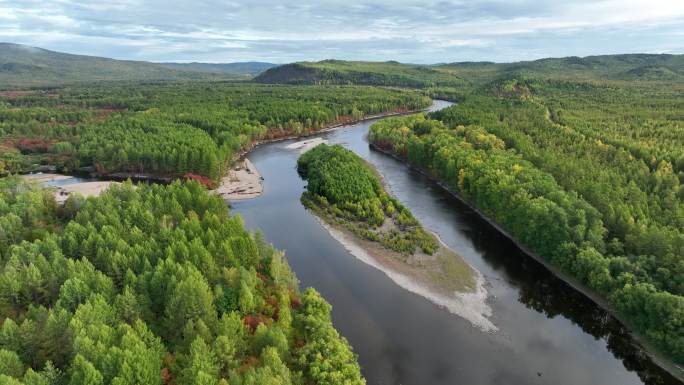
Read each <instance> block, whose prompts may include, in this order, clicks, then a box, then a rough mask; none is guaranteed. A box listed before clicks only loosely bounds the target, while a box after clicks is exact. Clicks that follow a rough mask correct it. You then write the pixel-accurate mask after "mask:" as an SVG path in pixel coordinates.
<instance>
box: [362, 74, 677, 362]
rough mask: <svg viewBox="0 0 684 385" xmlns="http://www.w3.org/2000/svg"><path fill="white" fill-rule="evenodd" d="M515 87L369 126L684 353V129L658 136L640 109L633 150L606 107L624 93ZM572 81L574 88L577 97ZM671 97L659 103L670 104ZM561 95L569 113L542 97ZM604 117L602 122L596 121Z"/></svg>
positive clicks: (670, 350) (374, 136) (391, 147)
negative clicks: (680, 159) (683, 153)
mask: <svg viewBox="0 0 684 385" xmlns="http://www.w3.org/2000/svg"><path fill="white" fill-rule="evenodd" d="M508 86H509V85H507V84H504V85H502V87H508ZM544 87H548V88H547V89H546V92H548V93H549V94H548V96H546V97H548V98H549V99H546V98H545V97H542V96H536V95H544V91H542V89H544ZM513 89H515V92H511V93H510V94H509V93H507V92H502V93H500V94H499V95H498V96H486V95H482V94H479V95H472V96H469V97H467V98H466V99H465V100H464V101H463V102H462V103H461V104H459V105H457V106H454V107H451V108H448V109H445V110H442V111H440V112H437V113H434V114H433V115H432V116H430V117H429V118H426V117H425V116H424V115H418V116H414V117H410V118H405V119H387V120H383V121H381V122H379V123H376V124H375V125H373V126H372V128H371V131H370V140H371V141H372V142H373V143H374V144H375V145H376V146H378V147H379V148H382V149H384V150H388V151H391V152H392V153H394V154H396V155H398V156H400V157H403V158H405V159H407V161H408V162H409V163H411V164H413V165H415V166H418V167H421V168H423V169H425V170H426V171H427V172H428V173H430V174H432V175H433V176H435V177H436V178H438V179H439V180H440V181H442V182H443V183H444V184H445V185H446V186H447V187H448V188H449V189H451V190H452V191H454V192H457V193H458V194H459V195H460V196H462V197H463V198H464V199H465V200H467V201H469V202H470V203H472V204H474V205H475V206H476V207H478V208H479V209H480V210H482V211H483V212H484V213H485V215H487V216H489V217H490V218H492V219H494V220H495V221H496V222H497V223H499V224H501V225H502V226H503V227H504V228H505V229H506V230H507V231H508V232H509V233H511V234H512V235H513V236H514V237H515V238H516V239H517V240H519V241H520V242H521V243H522V244H523V245H525V246H527V247H529V248H530V249H532V250H533V251H534V252H535V253H537V254H539V255H541V256H542V257H544V258H546V259H547V260H549V261H550V262H552V263H553V264H555V265H556V266H559V267H561V268H562V269H564V270H565V271H567V272H569V273H571V274H572V275H573V276H574V277H576V278H577V279H579V280H580V281H581V282H583V283H584V284H586V285H587V286H589V287H590V288H592V289H593V290H595V291H597V292H599V293H601V294H602V295H604V296H605V297H606V298H608V299H609V300H610V302H611V303H612V305H613V306H614V308H615V309H616V310H617V311H618V312H619V313H620V314H622V315H623V316H624V318H625V319H626V320H627V321H628V322H629V323H630V324H631V325H632V326H633V327H634V328H636V330H638V331H639V332H640V333H641V334H642V335H644V336H646V337H647V338H648V339H649V340H650V341H652V342H653V343H654V344H656V345H657V346H658V347H659V348H660V349H661V350H662V351H664V352H666V353H667V354H669V355H670V356H671V357H672V358H674V359H675V360H676V361H679V362H682V360H684V325H683V324H682V322H683V320H684V313H683V312H684V297H683V296H682V295H684V290H683V289H684V263H683V261H682V258H681V255H682V253H683V252H684V248H683V246H684V232H683V231H682V229H684V225H683V223H682V222H681V221H682V218H684V216H682V213H684V211H682V207H683V206H682V204H683V202H682V201H683V200H684V195H683V193H682V191H683V189H681V187H680V183H681V180H680V179H681V177H682V174H681V173H680V174H679V177H678V175H677V172H678V171H677V170H678V166H676V163H675V165H673V163H671V162H670V159H672V157H673V156H675V157H676V154H677V152H676V151H677V150H676V149H681V144H679V145H676V144H675V143H676V140H681V136H680V137H679V138H677V139H675V140H673V141H672V142H668V141H664V140H663V141H656V140H654V139H655V138H657V137H659V136H662V135H663V134H662V133H661V132H659V131H658V130H655V129H648V128H645V127H643V126H642V125H641V124H639V122H638V120H637V119H636V118H633V119H634V120H632V122H633V124H634V127H642V129H639V130H637V129H633V131H632V133H631V134H628V135H633V134H636V133H637V132H638V136H636V135H635V136H634V138H637V137H641V138H642V139H641V140H631V141H629V143H630V144H631V145H632V146H633V148H632V149H630V148H629V147H626V146H625V147H622V146H620V145H619V143H620V141H619V138H621V137H622V138H623V140H624V138H625V137H626V135H625V134H626V133H625V132H624V131H627V130H628V127H629V126H627V125H619V126H618V125H617V124H616V119H615V117H613V118H612V119H611V118H610V116H611V114H612V113H613V112H612V111H611V107H612V108H616V109H618V110H620V109H622V108H625V107H624V104H623V103H624V101H621V100H619V99H615V98H614V96H613V98H612V99H610V100H612V105H611V102H610V100H604V102H605V103H603V104H592V102H591V98H589V97H587V98H584V97H583V96H588V94H591V95H593V97H598V98H600V97H601V96H600V95H601V94H600V92H599V91H592V90H591V88H588V87H578V88H577V89H575V87H568V88H566V89H565V91H562V90H564V89H563V88H561V87H560V86H559V85H558V84H556V83H548V82H544V81H541V82H538V83H534V82H533V83H531V84H524V85H523V84H520V83H517V84H516V85H515V87H513ZM568 89H570V90H573V92H575V93H577V94H578V95H577V97H576V98H574V99H573V98H570V97H569V96H568V95H567V93H569V91H568ZM587 90H588V91H587ZM561 92H565V93H566V94H565V95H563V96H559V93H561ZM583 93H586V94H587V95H583ZM613 95H614V93H613ZM625 95H629V94H625ZM553 97H556V98H558V99H553ZM672 98H673V95H670V97H664V98H663V101H662V103H663V104H664V105H665V106H667V105H670V104H671V103H672V102H673V101H674V99H672ZM606 99H609V98H606ZM573 100H574V101H575V103H580V104H581V107H580V106H576V105H575V106H573V105H572V104H571V103H570V102H571V101H573ZM655 100H657V99H656V98H655V97H652V98H649V99H648V100H642V101H641V103H644V104H651V103H653V102H654V101H655ZM679 100H680V103H681V99H679ZM554 102H556V103H563V106H564V109H563V111H566V109H568V110H571V111H573V113H570V112H562V113H561V114H560V116H561V118H559V115H558V111H557V110H552V111H554V112H550V110H549V109H548V108H547V107H546V106H547V103H548V105H549V106H554ZM631 102H632V103H634V104H636V105H639V101H638V100H634V98H631ZM642 105H643V104H642ZM665 106H664V107H663V108H662V109H660V108H659V109H657V111H659V112H660V113H661V114H662V116H661V118H662V119H663V121H662V122H661V123H660V124H665V125H668V126H669V127H671V128H676V127H681V126H678V125H677V123H674V124H673V123H672V122H670V123H669V124H668V123H665V122H666V121H667V119H668V118H671V117H673V115H671V112H670V111H671V110H669V109H668V108H666V107H665ZM581 108H583V109H584V111H582V112H581V113H580V112H579V111H578V110H580V109H581ZM670 108H672V110H674V109H676V108H677V107H676V105H675V106H672V107H670ZM603 111H605V112H603ZM623 111H624V112H623V114H625V115H627V114H629V113H632V114H639V113H642V114H653V111H654V110H653V109H647V108H643V109H641V110H640V109H638V108H634V107H631V108H629V109H627V110H623ZM628 111H629V112H628ZM642 118H644V119H645V120H646V119H649V120H651V121H652V122H653V120H655V119H654V117H652V116H651V117H648V118H646V117H642ZM559 119H565V120H559ZM556 121H559V122H562V123H559V122H556ZM652 124H654V125H656V126H657V125H658V124H657V123H655V122H653V123H652ZM601 125H604V126H605V127H606V129H597V128H599V127H601ZM589 127H593V130H591V129H589ZM610 127H613V129H612V130H611V129H610ZM618 127H619V129H618ZM646 127H648V126H646ZM623 130H624V131H623ZM663 131H667V130H663ZM668 133H669V132H668ZM666 135H667V134H666ZM640 143H644V144H643V145H640ZM668 146H672V148H673V150H668V149H667V148H668ZM632 151H633V153H632ZM642 151H643V154H648V155H646V156H643V155H640V152H642ZM658 153H660V154H666V155H665V157H660V158H659V157H658V156H657V155H656V154H658Z"/></svg>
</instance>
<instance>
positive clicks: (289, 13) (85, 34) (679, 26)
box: [0, 0, 684, 62]
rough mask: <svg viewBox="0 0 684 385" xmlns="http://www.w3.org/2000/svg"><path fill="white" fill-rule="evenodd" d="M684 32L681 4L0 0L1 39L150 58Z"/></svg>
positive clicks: (660, 41)
mask: <svg viewBox="0 0 684 385" xmlns="http://www.w3.org/2000/svg"><path fill="white" fill-rule="evenodd" d="M683 29H684V1H682V0H567V1H560V0H506V1H504V0H481V1H465V0H463V1H449V0H434V1H425V0H421V1H418V0H384V1H381V0H373V1H368V0H346V1H342V0H319V1H314V0H308V1H306V0H300V1H299V2H297V3H289V4H288V3H284V2H282V1H276V0H251V1H248V0H244V1H232V2H226V1H221V0H203V1H198V0H175V1H174V0H110V1H107V2H83V1H79V0H52V1H49V2H45V1H42V0H0V39H4V40H10V41H16V42H21V43H29V44H33V45H37V46H44V47H45V48H49V49H61V50H66V51H69V52H75V53H81V54H98V55H104V56H115V57H118V58H136V59H149V60H174V59H178V60H207V61H222V60H245V59H262V60H264V59H269V60H274V59H275V61H279V62H283V61H290V60H306V59H311V60H316V59H320V58H326V57H330V55H335V56H337V57H340V58H354V59H373V60H388V59H397V60H404V61H411V62H443V61H450V60H452V59H459V60H468V59H472V60H482V59H491V60H515V59H530V58H536V57H539V56H540V55H541V56H544V55H554V56H564V55H577V54H579V55H585V54H595V53H602V52H609V51H610V52H612V51H613V50H617V49H621V50H629V51H647V50H649V51H653V50H656V51H658V50H662V51H665V50H667V51H668V52H681V51H683V50H684V43H682V42H681V40H682V39H681V36H682V30H683ZM635 31H639V35H638V36H634V35H633V33H634V32H635ZM616 32H617V33H616ZM611 39H612V40H611ZM110 46H111V47H110Z"/></svg>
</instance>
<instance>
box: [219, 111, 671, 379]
mask: <svg viewBox="0 0 684 385" xmlns="http://www.w3.org/2000/svg"><path fill="white" fill-rule="evenodd" d="M447 104H448V103H446V102H437V103H436V105H434V106H433V107H434V108H441V107H443V106H446V105H447ZM371 124H372V122H364V123H360V124H356V125H352V126H348V127H344V128H341V129H338V130H335V131H332V132H328V133H325V134H321V135H320V136H321V137H322V138H324V139H326V140H328V141H329V142H330V143H339V144H343V145H344V146H346V147H347V148H350V149H352V150H353V151H355V152H356V153H357V154H359V155H360V156H362V157H364V158H366V159H367V160H368V161H370V162H371V163H373V164H374V165H375V167H376V168H377V169H378V171H379V172H380V173H381V174H382V175H383V176H384V177H385V179H386V181H387V183H388V184H389V187H390V189H391V191H392V193H393V194H394V195H395V196H396V197H397V198H398V199H399V200H401V201H402V202H403V203H404V204H405V205H406V206H407V207H408V208H409V209H410V210H411V211H412V212H413V214H414V215H415V216H416V217H417V218H418V219H419V220H420V221H421V222H422V223H423V225H424V226H425V227H426V228H427V229H429V230H432V231H434V232H436V233H437V234H438V235H439V236H440V237H441V239H442V240H443V241H444V242H445V243H446V244H447V245H449V246H450V247H451V248H452V249H454V250H455V251H456V252H457V253H459V254H461V255H462V256H463V257H464V258H465V259H466V260H467V261H468V262H469V263H470V264H471V265H472V266H474V267H475V268H477V269H478V270H479V271H481V272H482V273H483V275H484V277H485V279H486V280H487V290H488V292H489V294H490V297H489V300H488V301H489V304H490V306H491V308H492V311H493V315H492V317H490V319H491V321H492V322H493V323H494V324H495V325H496V326H497V328H498V329H499V330H498V331H497V332H494V333H486V332H483V331H481V330H480V329H478V328H476V327H474V326H473V325H472V324H471V323H470V322H468V321H466V320H464V319H462V318H460V317H458V316H456V315H454V314H451V313H450V312H448V311H446V310H445V309H443V308H440V307H438V306H436V305H434V304H433V303H432V302H430V301H428V300H427V299H425V298H423V297H420V296H418V295H416V294H413V293H411V292H409V291H407V290H404V289H403V288H401V287H400V286H398V285H396V284H395V283H394V282H393V281H392V280H390V279H389V278H388V277H387V276H386V275H385V274H384V273H383V272H381V271H379V270H377V269H375V268H374V267H372V266H369V265H367V264H365V263H364V262H362V261H360V260H358V259H357V258H355V257H353V256H352V255H351V254H350V253H349V252H347V251H346V250H345V248H344V247H343V246H342V245H341V244H339V243H338V242H337V241H336V240H335V239H333V238H332V237H331V235H330V234H329V233H328V232H327V231H326V230H325V229H324V228H323V227H322V226H321V225H320V224H319V223H318V221H317V220H316V219H315V218H314V217H313V216H312V215H311V214H310V213H308V212H307V211H306V210H305V209H304V207H303V206H302V205H301V203H300V201H299V197H300V195H301V193H302V191H303V190H304V186H305V183H304V181H302V180H301V178H300V177H299V176H298V175H297V172H296V159H297V157H298V156H299V150H296V149H286V148H285V147H286V146H287V145H289V144H291V143H293V142H295V141H285V142H278V143H273V144H267V145H263V146H260V147H258V148H256V149H255V150H254V151H253V152H251V153H250V154H249V156H248V158H249V159H250V160H251V161H252V162H253V163H254V164H255V165H256V167H257V168H258V169H259V171H260V173H261V174H262V176H263V177H264V179H265V180H264V194H263V195H262V196H260V197H258V198H255V199H252V200H247V201H240V202H233V203H231V205H232V212H233V213H237V214H240V215H241V216H242V217H243V218H244V220H245V223H246V225H247V226H248V227H250V228H253V229H256V228H259V229H261V230H262V231H263V232H264V235H265V236H266V239H267V240H268V241H270V242H272V243H273V244H274V245H275V246H276V247H277V248H279V249H283V250H285V251H286V253H287V257H288V260H289V262H290V265H291V266H292V268H293V269H294V271H295V273H296V274H297V277H298V278H299V279H300V280H301V284H302V286H303V287H304V286H313V287H315V288H316V289H317V290H318V291H320V292H321V293H322V294H323V296H324V297H325V298H326V299H327V300H328V301H329V302H330V303H331V304H332V305H333V322H334V324H335V326H336V327H337V328H338V330H339V331H340V332H341V334H342V335H343V336H345V337H346V338H347V339H348V340H349V342H350V343H351V345H352V346H353V348H354V351H355V352H356V353H357V354H358V355H359V362H360V363H361V366H362V372H363V374H364V376H365V377H366V379H367V380H368V384H370V385H374V384H402V385H413V384H415V385H428V384H430V385H434V384H468V385H476V384H514V385H518V384H520V385H522V384H554V385H565V384H568V385H570V384H573V385H574V384H608V385H612V384H615V385H629V384H643V383H645V384H679V382H678V381H677V380H676V379H674V378H672V377H671V376H670V375H669V374H667V373H666V372H664V371H663V370H661V369H659V368H658V367H657V366H655V365H654V364H653V363H651V362H650V360H649V359H648V358H647V357H646V356H644V355H643V354H642V353H640V351H639V350H638V349H636V348H634V347H633V345H632V342H631V339H630V338H629V337H628V336H627V335H626V333H625V331H624V330H623V328H622V327H621V326H620V324H619V323H618V322H617V321H615V320H614V319H613V318H612V317H610V316H609V315H608V314H607V313H606V312H605V311H603V310H602V309H601V308H599V307H598V306H597V305H595V304H594V303H593V302H592V301H590V300H589V299H587V298H586V297H584V296H583V295H582V294H580V293H578V292H576V291H575V290H573V289H572V288H570V287H569V286H568V285H567V284H565V283H564V282H562V281H561V280H559V279H557V278H555V277H554V276H553V274H551V273H550V272H549V271H548V270H546V269H545V268H544V267H543V266H541V265H540V264H539V263H537V262H536V261H534V260H533V259H532V258H530V257H528V256H526V255H525V254H524V253H522V252H521V251H520V250H519V249H518V248H517V247H516V246H515V245H514V244H513V243H512V242H510V241H509V240H508V239H507V238H505V237H504V236H503V235H501V234H500V233H499V232H498V231H496V230H495V229H493V228H492V227H491V226H490V225H488V224H487V223H486V222H485V221H483V220H482V219H481V218H479V217H478V215H477V214H476V213H474V212H473V211H472V210H470V209H469V208H468V207H466V206H464V205H463V204H460V203H459V202H458V201H456V200H455V199H454V198H453V197H452V196H450V195H449V194H448V193H446V192H445V191H443V190H442V189H441V188H439V187H438V186H436V185H435V184H434V183H433V182H431V181H430V180H428V179H427V178H425V177H424V176H422V175H420V174H419V173H417V172H415V171H412V170H411V169H409V168H408V167H406V166H405V165H404V164H402V163H401V162H399V161H397V160H395V159H393V158H391V157H388V156H386V155H384V154H381V153H379V152H376V151H372V150H370V149H369V147H368V143H367V142H366V140H365V135H366V133H367V131H368V127H369V126H370V125H371Z"/></svg>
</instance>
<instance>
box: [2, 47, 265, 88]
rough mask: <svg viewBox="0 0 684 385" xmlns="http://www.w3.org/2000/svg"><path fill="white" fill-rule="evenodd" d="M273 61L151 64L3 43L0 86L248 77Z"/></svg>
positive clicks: (15, 86)
mask: <svg viewBox="0 0 684 385" xmlns="http://www.w3.org/2000/svg"><path fill="white" fill-rule="evenodd" d="M273 66H274V64H269V63H258V62H249V63H228V64H205V63H189V64H178V63H163V64H162V63H150V62H145V61H132V60H115V59H108V58H103V57H96V56H83V55H72V54H67V53H62V52H55V51H49V50H46V49H42V48H35V47H29V46H26V45H21V44H11V43H0V88H21V87H36V86H52V85H61V84H69V83H76V82H90V81H114V80H132V81H156V80H197V79H245V78H251V77H253V76H254V75H256V74H258V73H260V72H262V71H263V70H265V69H267V68H270V67H273Z"/></svg>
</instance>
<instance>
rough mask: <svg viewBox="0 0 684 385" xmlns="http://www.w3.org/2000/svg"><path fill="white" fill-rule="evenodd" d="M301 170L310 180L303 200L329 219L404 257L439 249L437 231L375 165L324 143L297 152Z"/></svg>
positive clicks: (339, 147)
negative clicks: (388, 187) (389, 187)
mask: <svg viewBox="0 0 684 385" xmlns="http://www.w3.org/2000/svg"><path fill="white" fill-rule="evenodd" d="M297 170H298V172H299V173H300V175H302V177H303V178H304V179H306V181H307V191H306V192H305V193H304V194H303V195H302V203H303V204H304V205H305V206H306V207H308V208H310V209H312V210H314V211H315V212H317V213H319V214H322V215H323V216H324V217H325V218H327V219H332V220H333V221H334V222H336V223H340V224H342V225H343V226H344V227H345V228H347V229H349V230H351V231H352V232H354V233H355V234H356V235H357V236H360V237H361V238H365V239H368V240H370V241H373V242H379V243H380V244H381V245H383V246H384V247H385V248H387V249H390V250H392V251H395V252H397V253H400V254H403V255H404V256H411V255H413V254H414V253H415V252H416V251H422V252H424V253H427V254H433V253H434V252H435V251H436V250H437V248H438V243H437V240H436V239H435V238H434V236H432V235H431V234H429V233H427V232H426V231H425V230H424V229H423V228H422V226H421V225H420V223H419V222H418V221H417V220H416V219H415V218H414V217H413V215H412V214H411V212H410V211H409V210H408V209H407V208H406V207H404V206H403V205H402V204H401V203H400V202H399V201H397V200H396V199H395V198H393V197H391V196H390V195H389V194H387V192H385V189H384V188H383V186H382V184H381V182H380V180H379V177H378V175H377V173H376V171H375V170H374V169H373V168H372V166H370V165H368V164H367V163H366V162H365V161H364V160H363V159H362V158H360V157H359V156H358V155H356V154H354V153H353V152H352V151H350V150H347V149H345V148H344V147H342V146H340V145H334V146H328V145H326V144H320V145H318V146H316V147H314V148H313V149H311V150H309V151H307V152H305V153H304V154H303V155H302V156H301V157H299V159H298V160H297ZM382 228H385V229H382Z"/></svg>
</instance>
